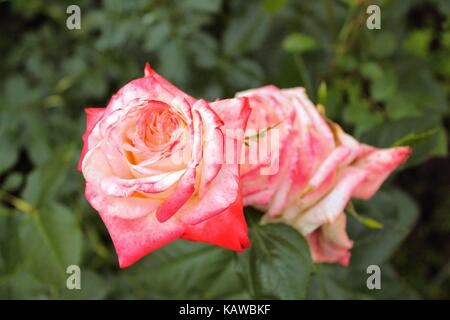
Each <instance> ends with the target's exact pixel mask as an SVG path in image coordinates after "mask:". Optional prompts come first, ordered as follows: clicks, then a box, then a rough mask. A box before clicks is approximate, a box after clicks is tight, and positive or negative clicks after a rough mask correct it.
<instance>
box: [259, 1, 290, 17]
mask: <svg viewBox="0 0 450 320" xmlns="http://www.w3.org/2000/svg"><path fill="white" fill-rule="evenodd" d="M261 3H262V6H263V8H264V11H265V12H267V13H268V14H275V13H277V12H278V11H280V10H281V9H283V8H284V7H285V6H286V3H287V0H261Z"/></svg>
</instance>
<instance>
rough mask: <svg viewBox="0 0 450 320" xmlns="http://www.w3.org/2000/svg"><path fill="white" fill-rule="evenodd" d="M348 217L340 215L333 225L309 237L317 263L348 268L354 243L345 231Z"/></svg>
mask: <svg viewBox="0 0 450 320" xmlns="http://www.w3.org/2000/svg"><path fill="white" fill-rule="evenodd" d="M345 224H346V216H345V214H340V215H339V218H337V220H336V221H335V222H333V223H327V224H324V225H323V226H321V227H320V228H318V229H316V230H315V231H314V232H312V233H310V234H308V235H307V239H308V243H309V246H310V250H311V255H312V258H313V260H314V261H315V262H331V263H334V262H337V263H340V264H342V265H343V266H348V264H349V262H350V252H349V250H350V249H351V248H352V247H353V241H351V240H350V239H349V238H348V235H347V233H346V231H345Z"/></svg>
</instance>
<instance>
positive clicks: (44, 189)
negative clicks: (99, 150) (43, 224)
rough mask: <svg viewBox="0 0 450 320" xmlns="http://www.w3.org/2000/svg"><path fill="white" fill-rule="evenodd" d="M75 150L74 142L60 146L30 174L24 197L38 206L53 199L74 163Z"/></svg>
mask: <svg viewBox="0 0 450 320" xmlns="http://www.w3.org/2000/svg"><path fill="white" fill-rule="evenodd" d="M74 151H75V145H74V144H68V145H65V146H62V147H60V148H58V149H57V150H56V151H55V152H54V153H53V155H52V158H51V159H50V160H49V161H48V162H47V163H45V164H44V165H42V166H40V167H38V168H37V169H35V170H34V171H33V172H32V173H31V174H29V175H28V177H27V182H26V186H25V190H24V191H23V193H22V196H23V198H24V199H25V200H27V201H28V202H30V203H31V204H33V205H34V206H36V207H38V206H40V205H41V204H44V203H47V202H48V201H49V200H50V199H52V198H53V197H54V196H55V194H56V193H57V192H58V190H59V187H60V186H61V184H62V183H63V182H64V178H65V175H66V174H67V169H68V167H69V165H70V164H73V162H71V161H72V160H73V159H72V156H73V155H74ZM73 169H74V170H75V167H73Z"/></svg>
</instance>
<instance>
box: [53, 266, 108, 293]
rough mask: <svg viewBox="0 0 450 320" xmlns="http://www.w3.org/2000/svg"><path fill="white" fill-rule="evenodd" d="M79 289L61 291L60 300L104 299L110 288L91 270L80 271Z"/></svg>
mask: <svg viewBox="0 0 450 320" xmlns="http://www.w3.org/2000/svg"><path fill="white" fill-rule="evenodd" d="M80 271H81V272H80V280H81V289H80V290H77V289H74V290H70V289H67V288H64V289H62V290H61V295H60V298H62V299H72V300H73V299H78V300H79V299H83V300H85V299H91V300H92V299H96V300H98V299H105V298H106V296H107V294H108V292H109V291H110V286H109V285H108V283H107V282H106V280H105V279H103V278H102V277H101V276H100V275H97V274H96V273H95V272H94V271H92V270H89V269H88V270H86V269H84V268H81V269H80Z"/></svg>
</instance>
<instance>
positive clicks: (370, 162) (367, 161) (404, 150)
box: [353, 146, 411, 200]
mask: <svg viewBox="0 0 450 320" xmlns="http://www.w3.org/2000/svg"><path fill="white" fill-rule="evenodd" d="M367 147H368V146H367ZM410 154H411V148H409V147H397V148H390V149H377V148H372V147H370V151H369V152H366V153H365V154H364V155H362V156H360V157H358V158H357V159H356V161H355V163H354V164H353V166H355V167H357V168H359V169H362V170H364V171H366V172H367V176H366V178H365V179H364V180H363V181H362V182H361V184H360V185H359V186H358V188H357V189H355V191H354V192H353V197H355V198H360V199H365V200H367V199H369V198H371V197H372V196H373V195H374V194H375V192H377V191H378V189H379V188H380V186H381V184H382V183H383V181H384V180H386V178H387V177H388V176H389V174H391V172H392V171H394V170H395V169H396V168H397V167H398V166H399V165H400V164H401V163H402V162H403V161H405V160H406V159H407V158H408V157H409V155H410Z"/></svg>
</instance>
